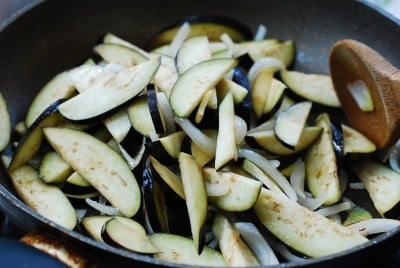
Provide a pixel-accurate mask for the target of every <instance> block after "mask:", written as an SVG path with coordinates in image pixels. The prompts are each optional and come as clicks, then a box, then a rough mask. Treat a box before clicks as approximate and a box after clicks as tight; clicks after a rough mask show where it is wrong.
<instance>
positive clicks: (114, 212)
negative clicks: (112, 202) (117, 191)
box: [85, 198, 122, 216]
mask: <svg viewBox="0 0 400 268" xmlns="http://www.w3.org/2000/svg"><path fill="white" fill-rule="evenodd" d="M85 201H86V203H87V204H88V205H89V206H91V207H92V208H94V209H95V210H97V211H99V212H100V214H102V215H111V216H122V213H121V212H119V210H118V209H116V208H115V207H113V206H107V205H104V204H101V202H100V201H99V202H96V201H94V200H92V199H90V198H86V199H85Z"/></svg>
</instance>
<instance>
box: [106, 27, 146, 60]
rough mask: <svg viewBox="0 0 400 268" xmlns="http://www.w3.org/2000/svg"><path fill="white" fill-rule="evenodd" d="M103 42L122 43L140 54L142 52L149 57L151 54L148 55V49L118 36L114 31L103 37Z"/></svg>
mask: <svg viewBox="0 0 400 268" xmlns="http://www.w3.org/2000/svg"><path fill="white" fill-rule="evenodd" d="M103 43H105V44H117V45H121V46H124V47H128V48H130V49H132V50H135V51H136V52H138V53H139V54H142V55H143V56H144V57H146V58H149V57H150V56H149V55H148V53H147V51H145V50H143V49H141V48H140V47H138V46H136V45H134V44H132V43H130V42H128V41H126V40H124V39H122V38H120V37H118V36H116V35H115V34H112V33H106V34H105V35H104V37H103Z"/></svg>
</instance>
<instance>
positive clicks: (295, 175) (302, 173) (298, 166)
mask: <svg viewBox="0 0 400 268" xmlns="http://www.w3.org/2000/svg"><path fill="white" fill-rule="evenodd" d="M305 178H306V170H305V165H304V162H303V160H302V159H301V158H298V159H297V160H296V162H295V163H294V167H293V171H292V173H291V174H290V178H289V180H290V183H291V184H292V186H293V189H294V191H295V192H296V194H297V196H298V197H299V199H305V198H306V195H305V193H304V183H305Z"/></svg>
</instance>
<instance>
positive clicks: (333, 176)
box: [304, 113, 342, 205]
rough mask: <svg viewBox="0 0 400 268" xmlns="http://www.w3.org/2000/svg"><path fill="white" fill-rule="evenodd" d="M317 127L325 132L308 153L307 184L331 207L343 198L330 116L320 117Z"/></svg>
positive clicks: (322, 115) (306, 160)
mask: <svg viewBox="0 0 400 268" xmlns="http://www.w3.org/2000/svg"><path fill="white" fill-rule="evenodd" d="M316 126H317V127H322V128H323V131H322V133H321V136H320V137H319V138H318V140H317V141H316V142H315V143H313V144H312V145H311V146H310V147H309V148H308V149H307V151H306V156H305V160H304V162H305V166H306V183H307V186H308V188H309V189H310V192H311V193H312V194H313V196H314V197H320V196H321V195H324V196H326V197H325V201H324V204H326V205H329V204H334V203H336V202H337V201H339V200H340V198H341V196H342V193H341V190H340V182H339V170H338V165H337V159H336V153H335V150H334V148H333V143H332V130H331V121H330V118H329V115H328V114H325V113H324V114H321V115H319V116H318V118H317V120H316Z"/></svg>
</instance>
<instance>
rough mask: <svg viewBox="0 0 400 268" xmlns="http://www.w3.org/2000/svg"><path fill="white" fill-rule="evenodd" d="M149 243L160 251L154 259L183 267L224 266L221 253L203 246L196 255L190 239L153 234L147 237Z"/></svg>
mask: <svg viewBox="0 0 400 268" xmlns="http://www.w3.org/2000/svg"><path fill="white" fill-rule="evenodd" d="M149 238H150V241H151V243H152V244H153V245H154V246H155V247H156V248H158V249H159V250H160V253H156V254H154V255H153V256H154V258H156V259H159V260H163V261H168V262H171V263H179V264H183V265H199V266H208V267H210V266H226V265H227V263H226V262H225V260H224V258H223V256H222V255H221V253H220V252H219V251H217V250H215V249H212V248H210V247H207V246H205V247H204V248H203V251H202V252H201V254H198V252H197V249H196V247H195V243H194V241H193V240H192V239H190V238H187V237H184V236H180V235H175V234H165V233H155V234H152V235H150V236H149Z"/></svg>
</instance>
